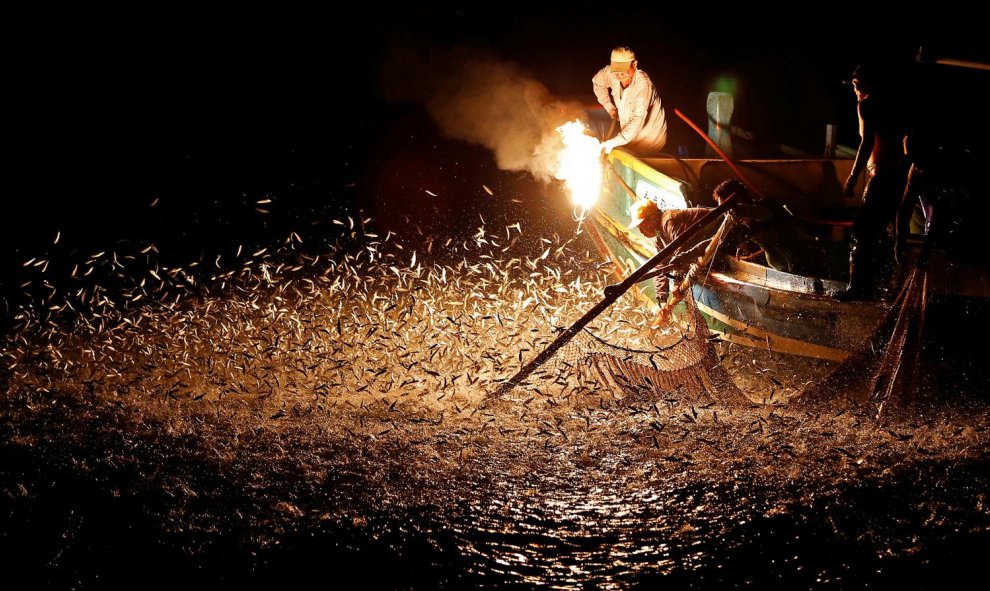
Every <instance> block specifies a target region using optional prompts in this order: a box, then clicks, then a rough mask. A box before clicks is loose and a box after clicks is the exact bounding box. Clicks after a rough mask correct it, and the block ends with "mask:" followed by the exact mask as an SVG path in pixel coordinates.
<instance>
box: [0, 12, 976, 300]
mask: <svg viewBox="0 0 990 591" xmlns="http://www.w3.org/2000/svg"><path fill="white" fill-rule="evenodd" d="M979 22H982V21H981V19H977V18H976V17H975V16H974V15H972V14H970V13H969V12H967V11H964V10H962V9H956V8H955V7H952V6H951V5H945V4H943V3H940V4H939V5H938V6H932V7H929V8H928V9H926V10H925V11H924V12H921V11H918V12H917V13H900V14H896V15H894V14H891V13H889V12H887V11H880V10H876V11H874V12H872V13H871V12H869V11H864V9H863V8H862V7H857V6H855V5H853V6H850V7H843V6H835V5H831V6H827V7H826V6H820V5H815V6H810V5H809V6H800V7H799V6H797V5H795V7H794V9H793V10H783V11H779V10H778V11H771V10H768V9H762V8H758V7H753V6H749V7H745V8H742V7H736V8H733V9H725V8H723V7H710V6H707V5H704V4H701V3H692V4H691V5H684V6H677V7H673V6H670V5H669V3H637V2H624V3H612V4H609V3H573V2H572V3H542V4H540V3H529V4H524V3H504V2H503V3H490V4H485V5H483V6H471V5H469V4H467V3H465V4H463V5H459V6H456V7H453V8H450V7H429V6H407V5H403V6H398V7H397V6H391V5H389V4H387V3H385V4H383V3H376V2H370V3H362V4H360V5H353V6H348V7H347V8H346V10H344V9H341V10H339V11H333V10H331V11H329V12H327V13H324V12H323V11H321V12H319V13H316V12H314V13H307V12H304V11H299V12H292V11H290V10H280V11H278V12H272V11H269V10H256V11H253V12H245V11H237V12H219V11H217V12H212V13H211V12H207V11H206V10H204V9H202V8H199V9H183V8H176V7H170V8H169V9H168V10H165V9H163V10H162V12H161V13H159V14H148V15H138V14H129V13H120V12H117V11H109V10H107V11H105V12H104V13H99V12H94V11H93V10H92V9H86V10H80V11H78V12H75V13H68V12H62V13H58V14H44V15H20V18H16V19H13V22H12V23H11V25H12V27H13V28H15V29H16V30H17V35H18V39H19V40H20V41H21V42H20V43H17V44H16V45H17V52H16V55H15V56H14V59H13V60H12V61H13V67H12V69H11V72H10V78H9V80H8V82H9V83H8V84H7V85H6V87H7V94H8V95H9V97H11V98H12V99H13V100H12V106H11V107H8V110H7V124H8V125H7V127H8V130H10V131H11V132H12V133H11V134H10V135H9V136H8V147H9V148H11V150H10V152H11V156H10V160H9V161H8V165H9V169H8V170H9V172H10V175H9V177H8V184H7V190H6V191H5V193H6V195H5V199H4V214H3V227H2V228H0V229H2V244H0V246H2V248H3V261H4V270H5V274H4V275H3V279H2V281H3V282H5V283H6V287H10V286H11V285H12V284H13V283H14V282H16V281H18V279H16V278H11V277H10V275H9V272H10V270H11V269H12V268H14V269H16V268H17V267H19V266H20V265H21V263H22V262H24V261H27V260H29V259H31V258H34V257H38V258H46V257H55V256H57V254H58V253H57V252H55V251H56V250H60V251H65V250H71V249H84V248H95V249H102V248H104V247H105V246H106V245H111V246H112V244H113V243H114V242H115V241H120V240H125V241H127V240H129V241H136V242H141V241H143V242H148V243H151V242H153V243H155V244H156V246H157V247H158V248H159V250H165V251H169V250H170V249H172V250H179V249H184V250H183V253H182V254H183V256H185V255H186V254H187V253H186V252H185V250H189V251H195V250H196V248H202V250H203V251H206V250H211V249H212V250H216V249H217V248H228V249H231V248H235V247H236V245H237V244H246V247H251V246H252V245H258V244H261V243H263V242H265V241H266V240H271V239H272V238H273V237H275V238H283V237H284V236H285V235H286V234H288V232H289V231H300V232H301V233H303V234H305V236H306V237H307V238H314V237H315V238H317V239H318V236H319V235H320V232H321V227H322V225H321V224H325V223H328V220H331V219H333V218H335V217H340V216H347V215H352V216H365V215H366V216H373V217H375V218H377V219H381V220H382V223H383V224H391V225H392V226H395V227H401V226H403V225H406V226H409V225H416V224H424V225H426V224H433V226H434V227H433V228H431V229H428V230H429V231H433V230H438V229H443V228H446V229H448V230H450V231H452V232H457V231H462V230H463V229H464V228H465V227H466V226H471V228H469V229H468V230H473V227H474V226H476V225H477V223H476V220H477V218H476V217H475V216H476V215H486V214H487V215H490V216H495V217H499V216H502V217H504V218H505V219H504V220H503V219H495V220H486V221H491V222H499V221H505V222H506V223H511V222H513V221H516V220H515V219H513V217H514V216H517V215H522V214H524V213H525V212H524V211H522V210H518V208H525V207H526V205H527V203H530V204H531V203H533V202H534V201H539V200H540V199H542V198H543V197H547V196H550V194H551V193H552V189H553V188H552V187H547V186H545V185H544V184H541V183H538V182H536V181H535V180H534V179H532V178H531V177H529V176H528V175H527V174H525V173H520V172H509V171H502V170H499V169H498V168H497V166H495V164H494V162H493V160H492V157H491V154H490V152H489V151H488V150H487V149H486V148H485V147H483V146H478V145H471V144H468V143H465V142H463V141H460V140H455V139H450V138H445V137H444V136H443V134H441V133H439V131H438V130H437V128H436V127H435V125H434V123H433V122H432V120H431V119H430V117H429V116H428V115H427V113H426V111H425V110H424V109H423V107H422V105H417V104H414V103H393V102H389V101H387V100H386V99H385V98H384V97H383V96H382V93H381V92H380V87H379V80H378V77H379V74H380V72H381V69H382V68H383V66H384V64H385V62H386V60H387V59H388V55H389V54H390V52H391V51H392V50H393V49H394V48H396V47H414V48H435V47H440V48H444V49H445V50H451V49H453V50H455V51H457V50H459V49H460V48H464V49H465V51H474V50H476V49H485V50H488V51H490V52H492V53H494V55H497V56H498V57H499V58H500V59H504V60H506V61H509V62H514V63H517V64H519V65H520V66H521V67H522V68H523V69H524V70H525V71H527V72H529V73H531V74H532V76H533V78H534V79H536V80H538V81H540V82H541V83H542V84H543V85H545V86H546V87H547V89H548V90H549V92H550V93H551V94H552V95H554V96H555V97H560V98H561V99H568V100H579V101H583V102H585V103H586V104H588V105H594V100H595V99H594V95H593V94H592V91H591V84H590V79H591V76H592V74H593V73H594V72H595V71H596V70H597V69H598V68H600V67H602V66H603V65H605V64H606V63H607V59H608V54H609V51H610V49H611V48H612V47H613V46H615V45H617V44H628V45H630V46H632V47H633V48H634V49H635V50H636V51H637V54H638V57H639V60H640V66H641V68H642V69H644V70H645V71H647V72H649V73H650V75H651V77H652V78H653V80H654V81H655V83H656V84H657V86H658V88H659V90H660V93H661V97H662V99H663V101H664V104H665V105H666V106H667V107H668V121H670V140H669V145H671V146H674V145H684V146H685V147H686V148H687V149H689V151H690V153H691V154H692V155H700V154H701V153H702V151H703V150H704V143H703V141H702V140H701V139H700V138H699V137H697V136H696V135H695V134H694V132H692V131H691V130H690V129H689V128H688V127H687V126H686V125H685V124H684V123H683V122H681V121H679V120H677V118H675V117H674V116H673V114H672V110H673V108H679V109H680V110H682V111H683V112H684V113H685V114H686V115H688V116H689V117H691V118H692V119H693V120H694V121H696V122H698V123H699V124H700V125H701V126H702V127H703V128H704V126H705V124H704V121H705V119H704V116H705V112H704V108H705V98H706V96H707V94H708V92H710V91H711V90H713V89H717V88H719V85H720V84H721V83H720V82H719V81H720V80H724V79H726V78H731V79H733V80H735V81H736V86H735V89H734V94H735V96H736V111H735V116H734V119H733V122H734V123H736V124H737V125H739V126H740V127H743V128H746V129H749V130H751V131H752V132H754V133H755V134H757V135H758V136H759V137H760V138H761V139H764V140H766V141H767V142H768V144H778V143H779V144H786V145H789V146H793V147H795V148H797V149H799V150H804V151H807V152H809V153H811V154H815V155H817V154H820V153H821V151H822V149H823V146H824V141H825V126H826V124H830V123H831V124H836V125H837V126H838V129H839V142H840V144H844V145H848V146H855V144H856V142H857V136H856V130H855V100H854V97H853V94H852V92H851V89H850V87H848V86H846V85H843V84H842V83H841V80H842V79H843V78H845V77H846V76H847V75H848V74H849V72H850V71H851V70H852V68H853V67H854V66H855V65H856V64H857V63H859V62H862V61H873V62H877V63H882V64H884V65H885V68H886V71H888V72H891V73H895V74H896V79H897V80H898V82H899V84H900V85H901V86H902V88H904V89H905V92H904V93H903V96H904V97H905V98H907V99H909V100H910V104H911V110H912V113H913V115H914V116H915V117H917V118H919V119H921V120H924V121H926V122H927V124H929V125H935V126H936V127H938V129H939V130H940V133H942V134H944V135H945V136H946V137H951V138H952V141H964V142H972V143H975V144H979V143H981V138H980V136H981V134H982V131H981V130H983V129H986V128H987V125H986V122H985V121H984V119H985V114H984V111H985V110H986V108H985V106H984V103H985V102H986V101H985V97H986V94H985V93H986V89H987V86H988V85H987V78H988V76H986V72H983V71H978V70H970V69H964V68H958V67H949V66H936V65H932V64H919V63H917V62H916V60H915V57H916V55H917V53H918V51H919V48H922V47H924V48H925V50H926V52H927V53H928V54H929V55H936V56H937V55H943V56H947V57H956V58H963V59H973V60H984V61H986V58H987V51H986V47H987V44H986V42H985V33H984V32H983V31H980V30H979V28H978V27H979V26H980V25H979ZM435 67H436V69H437V71H438V72H441V73H442V72H443V69H444V67H445V64H444V63H437V64H435ZM482 184H484V185H485V186H487V187H489V188H491V189H493V190H494V192H495V194H496V195H495V197H494V198H492V199H490V200H489V201H484V200H483V199H481V198H480V197H479V196H481V195H483V194H482V193H481V192H480V191H479V190H478V189H479V187H480V186H481V185H482ZM426 190H430V191H431V192H432V193H436V194H438V196H437V197H436V198H433V199H431V198H430V196H429V195H428V194H427V193H426ZM554 198H556V196H554ZM419 199H422V201H421V202H419V201H417V200H419ZM513 199H514V200H515V201H513ZM265 200H271V202H270V203H264V204H259V203H258V202H259V201H265ZM476 202H481V203H483V204H486V205H485V207H487V208H488V209H487V210H484V211H480V212H479V211H477V207H475V206H474V204H475V203H476ZM469 203H470V204H472V207H467V205H468V204H469ZM258 208H261V209H265V210H266V211H267V212H268V213H263V212H259V211H258ZM513 208H517V209H513ZM396 211H398V212H400V213H402V214H403V215H401V216H392V217H391V219H390V216H391V214H393V213H394V212H396ZM417 211H418V212H420V213H421V214H422V215H421V216H420V217H419V218H418V219H417V218H416V217H415V216H413V217H412V219H410V212H417ZM545 214H546V212H540V213H539V214H538V215H545ZM551 214H552V212H551ZM468 233H470V232H468ZM56 236H58V239H59V245H57V246H56V245H54V244H53V243H54V241H55V238H56Z"/></svg>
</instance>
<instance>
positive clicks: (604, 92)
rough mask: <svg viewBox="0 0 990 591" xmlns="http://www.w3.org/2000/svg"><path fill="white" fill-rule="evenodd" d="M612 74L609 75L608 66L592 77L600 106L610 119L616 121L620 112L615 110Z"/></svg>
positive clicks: (592, 83)
mask: <svg viewBox="0 0 990 591" xmlns="http://www.w3.org/2000/svg"><path fill="white" fill-rule="evenodd" d="M611 82H612V79H611V74H609V68H608V66H606V67H604V68H602V69H601V70H598V72H597V73H596V74H595V75H594V77H592V79H591V85H592V88H593V89H594V91H595V97H596V98H597V99H598V104H600V105H601V106H602V107H604V109H605V110H606V111H607V112H608V115H609V117H611V118H612V119H616V118H617V117H618V116H619V113H618V111H616V109H615V103H614V102H613V101H612V93H611V91H610V90H611Z"/></svg>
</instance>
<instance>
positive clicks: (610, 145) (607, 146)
mask: <svg viewBox="0 0 990 591" xmlns="http://www.w3.org/2000/svg"><path fill="white" fill-rule="evenodd" d="M614 149H615V142H614V141H612V140H605V141H604V142H602V152H604V153H605V154H608V153H610V152H611V151H612V150H614Z"/></svg>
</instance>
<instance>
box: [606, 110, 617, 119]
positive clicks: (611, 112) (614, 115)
mask: <svg viewBox="0 0 990 591" xmlns="http://www.w3.org/2000/svg"><path fill="white" fill-rule="evenodd" d="M608 116H609V117H611V118H612V119H618V118H619V112H618V111H616V110H615V109H608Z"/></svg>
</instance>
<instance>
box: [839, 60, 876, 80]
mask: <svg viewBox="0 0 990 591" xmlns="http://www.w3.org/2000/svg"><path fill="white" fill-rule="evenodd" d="M872 76H873V72H872V68H870V67H869V66H867V65H865V64H859V65H858V66H856V68H855V69H854V70H853V71H852V74H849V76H848V77H847V78H846V79H845V80H843V81H842V83H843V84H852V81H853V80H863V81H867V82H868V81H870V80H871V79H872Z"/></svg>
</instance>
